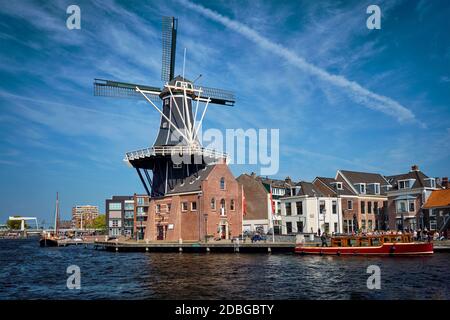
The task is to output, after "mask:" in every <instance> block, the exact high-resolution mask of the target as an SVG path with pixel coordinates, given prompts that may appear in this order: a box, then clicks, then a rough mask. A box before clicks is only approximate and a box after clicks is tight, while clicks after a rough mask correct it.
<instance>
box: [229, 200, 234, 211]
mask: <svg viewBox="0 0 450 320" xmlns="http://www.w3.org/2000/svg"><path fill="white" fill-rule="evenodd" d="M230 210H231V211H234V199H231V200H230Z"/></svg>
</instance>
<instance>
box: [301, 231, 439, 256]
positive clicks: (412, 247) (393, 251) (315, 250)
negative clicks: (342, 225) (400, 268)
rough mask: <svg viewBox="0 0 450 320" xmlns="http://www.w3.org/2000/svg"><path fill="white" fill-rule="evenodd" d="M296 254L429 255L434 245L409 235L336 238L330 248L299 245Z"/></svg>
mask: <svg viewBox="0 0 450 320" xmlns="http://www.w3.org/2000/svg"><path fill="white" fill-rule="evenodd" d="M295 252H296V253H300V254H319V255H389V256H400V255H427V254H432V253H433V243H432V242H414V241H413V240H412V236H411V234H408V233H406V234H380V235H356V236H334V237H331V246H329V247H325V246H323V247H321V246H308V245H303V244H299V245H297V246H296V247H295Z"/></svg>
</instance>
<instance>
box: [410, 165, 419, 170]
mask: <svg viewBox="0 0 450 320" xmlns="http://www.w3.org/2000/svg"><path fill="white" fill-rule="evenodd" d="M411 171H420V170H419V166H418V165H417V164H413V165H412V166H411Z"/></svg>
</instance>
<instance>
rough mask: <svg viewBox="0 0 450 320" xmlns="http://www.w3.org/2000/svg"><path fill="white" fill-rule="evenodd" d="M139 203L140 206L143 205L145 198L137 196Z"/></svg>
mask: <svg viewBox="0 0 450 320" xmlns="http://www.w3.org/2000/svg"><path fill="white" fill-rule="evenodd" d="M137 204H138V205H140V206H143V205H144V204H145V201H144V198H142V197H140V198H137Z"/></svg>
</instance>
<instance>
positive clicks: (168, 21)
mask: <svg viewBox="0 0 450 320" xmlns="http://www.w3.org/2000/svg"><path fill="white" fill-rule="evenodd" d="M177 28H178V19H175V18H174V17H163V18H162V68H161V80H162V81H164V82H169V81H170V80H172V79H173V78H174V74H175V52H176V45H177Z"/></svg>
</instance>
